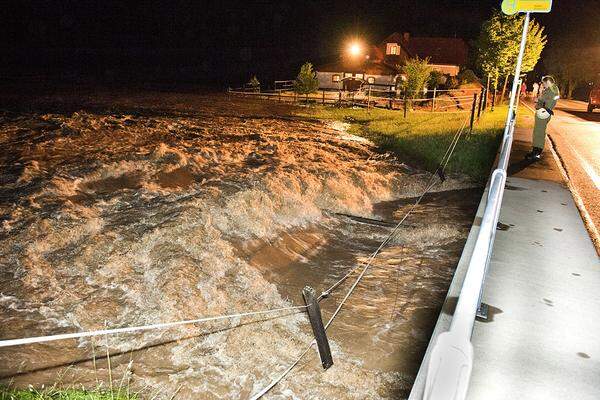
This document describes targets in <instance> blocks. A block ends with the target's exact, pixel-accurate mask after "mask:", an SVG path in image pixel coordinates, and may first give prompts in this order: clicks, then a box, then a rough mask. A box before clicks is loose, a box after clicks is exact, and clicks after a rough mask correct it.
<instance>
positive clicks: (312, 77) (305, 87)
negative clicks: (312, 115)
mask: <svg viewBox="0 0 600 400" xmlns="http://www.w3.org/2000/svg"><path fill="white" fill-rule="evenodd" d="M318 88H319V80H318V79H317V73H316V72H315V71H313V66H312V64H311V63H309V62H305V63H304V64H303V65H302V67H300V72H299V73H298V76H297V77H296V80H295V81H294V91H295V92H296V93H298V94H304V95H306V101H307V102H308V95H309V94H310V93H314V92H316V91H317V89H318Z"/></svg>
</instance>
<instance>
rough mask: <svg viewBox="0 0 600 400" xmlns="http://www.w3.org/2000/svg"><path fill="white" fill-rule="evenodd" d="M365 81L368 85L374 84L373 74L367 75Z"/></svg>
mask: <svg viewBox="0 0 600 400" xmlns="http://www.w3.org/2000/svg"><path fill="white" fill-rule="evenodd" d="M367 83H369V84H370V85H372V84H374V83H375V77H373V76H370V77H368V78H367Z"/></svg>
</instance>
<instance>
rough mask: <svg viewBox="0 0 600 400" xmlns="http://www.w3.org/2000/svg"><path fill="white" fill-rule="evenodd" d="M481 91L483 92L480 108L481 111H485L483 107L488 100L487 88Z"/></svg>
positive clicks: (485, 106)
mask: <svg viewBox="0 0 600 400" xmlns="http://www.w3.org/2000/svg"><path fill="white" fill-rule="evenodd" d="M483 93H484V96H483V109H482V111H485V109H486V108H487V102H488V93H489V91H488V89H483Z"/></svg>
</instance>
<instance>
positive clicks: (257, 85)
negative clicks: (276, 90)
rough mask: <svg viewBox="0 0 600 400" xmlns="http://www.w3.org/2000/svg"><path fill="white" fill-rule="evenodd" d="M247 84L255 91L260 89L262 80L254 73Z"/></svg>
mask: <svg viewBox="0 0 600 400" xmlns="http://www.w3.org/2000/svg"><path fill="white" fill-rule="evenodd" d="M247 85H248V86H250V88H251V89H252V90H253V91H255V92H258V91H260V81H259V80H258V78H257V77H256V75H253V76H252V78H250V80H249V81H248V83H247Z"/></svg>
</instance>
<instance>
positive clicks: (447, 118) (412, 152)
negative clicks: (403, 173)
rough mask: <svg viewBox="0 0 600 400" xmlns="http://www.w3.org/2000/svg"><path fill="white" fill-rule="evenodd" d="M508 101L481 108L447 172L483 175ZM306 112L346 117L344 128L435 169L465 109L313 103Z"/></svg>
mask: <svg viewBox="0 0 600 400" xmlns="http://www.w3.org/2000/svg"><path fill="white" fill-rule="evenodd" d="M506 113H507V107H506V106H503V107H496V109H495V110H494V112H491V111H489V110H488V112H486V113H484V114H482V116H481V118H480V120H479V121H477V122H476V123H475V127H474V129H473V133H472V134H471V135H465V136H463V138H462V139H461V141H460V143H459V144H458V146H457V147H456V150H455V153H454V155H453V156H452V159H451V160H450V163H449V164H448V169H447V172H460V173H464V174H466V175H469V176H471V177H473V178H475V179H478V180H481V181H485V180H486V179H487V177H488V174H489V172H490V168H491V166H492V163H493V161H494V158H495V156H496V152H497V150H498V146H499V143H500V139H501V135H502V132H503V130H504V122H505V119H506ZM302 115H303V116H305V117H311V118H316V119H325V120H337V121H343V122H348V123H350V128H349V133H352V134H355V135H360V136H364V137H366V138H368V139H370V140H371V141H372V142H374V143H375V144H376V145H377V146H378V147H379V148H381V149H382V150H384V151H392V152H394V153H396V154H397V155H398V156H399V158H400V159H402V160H406V161H408V162H410V163H412V164H414V165H416V166H418V167H421V168H424V169H427V170H429V171H434V170H435V169H436V167H437V166H438V164H439V160H440V159H441V158H442V157H443V155H444V153H445V152H446V149H447V148H448V145H449V144H450V142H451V140H452V137H453V136H454V134H455V133H456V131H457V130H458V129H459V128H460V127H461V126H462V125H463V123H465V121H466V123H467V131H466V132H467V133H468V122H469V121H468V118H469V113H468V112H467V113H450V112H448V113H427V112H412V113H409V114H408V116H407V118H404V116H403V113H402V112H401V111H391V110H384V109H372V110H370V111H367V110H365V109H353V108H334V107H326V106H315V107H314V108H312V109H308V110H306V111H304V112H303V114H302Z"/></svg>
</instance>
